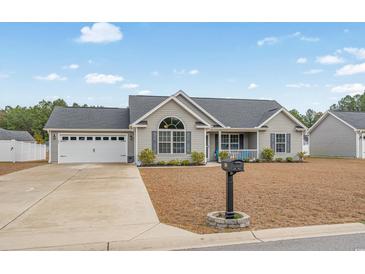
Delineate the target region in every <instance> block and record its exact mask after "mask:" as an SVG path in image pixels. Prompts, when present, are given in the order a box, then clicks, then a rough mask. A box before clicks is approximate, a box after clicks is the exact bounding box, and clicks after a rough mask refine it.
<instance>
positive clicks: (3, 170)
mask: <svg viewBox="0 0 365 274" xmlns="http://www.w3.org/2000/svg"><path fill="white" fill-rule="evenodd" d="M45 164H47V161H34V162H19V163H5V162H0V175H4V174H8V173H12V172H15V171H19V170H22V169H27V168H31V167H36V166H40V165H45Z"/></svg>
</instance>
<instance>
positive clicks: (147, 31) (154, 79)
mask: <svg viewBox="0 0 365 274" xmlns="http://www.w3.org/2000/svg"><path fill="white" fill-rule="evenodd" d="M364 27H365V24H360V23H328V24H324V23H111V24H109V23H97V24H94V23H1V24H0V37H1V40H0V41H1V43H0V96H1V100H0V107H4V106H6V105H11V106H15V105H21V106H29V105H33V104H36V103H37V102H38V101H40V100H42V99H47V100H53V99H55V98H64V99H65V100H66V101H67V102H69V103H71V102H78V103H82V104H83V103H87V104H92V105H103V106H116V107H123V106H126V105H127V104H128V95H129V94H150V95H170V94H172V93H174V92H176V91H177V90H179V89H182V90H184V91H185V92H187V93H188V94H189V95H191V96H203V97H235V98H257V99H275V100H277V101H278V102H279V103H281V104H282V105H284V106H285V107H286V108H288V109H292V108H296V109H298V110H300V111H305V110H306V109H308V108H313V109H315V110H321V111H323V110H326V109H327V108H328V107H329V106H330V105H331V104H333V103H335V102H337V100H338V99H340V98H341V97H343V96H345V95H346V94H355V93H359V92H362V91H363V90H364V89H365V87H364V85H365V81H364V76H365V28H364Z"/></svg>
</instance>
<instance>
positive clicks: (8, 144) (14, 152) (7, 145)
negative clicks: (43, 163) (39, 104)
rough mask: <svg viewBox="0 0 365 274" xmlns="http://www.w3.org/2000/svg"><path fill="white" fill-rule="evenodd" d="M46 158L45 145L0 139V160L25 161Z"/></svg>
mask: <svg viewBox="0 0 365 274" xmlns="http://www.w3.org/2000/svg"><path fill="white" fill-rule="evenodd" d="M45 159H46V145H41V144H36V143H28V142H20V141H15V140H0V162H13V163H15V162H26V161H39V160H45Z"/></svg>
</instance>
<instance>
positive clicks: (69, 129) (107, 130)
mask: <svg viewBox="0 0 365 274" xmlns="http://www.w3.org/2000/svg"><path fill="white" fill-rule="evenodd" d="M45 130H47V131H62V132H63V131H66V132H68V131H76V132H83V131H91V132H99V131H101V132H133V130H131V129H95V128H94V129H93V128H45Z"/></svg>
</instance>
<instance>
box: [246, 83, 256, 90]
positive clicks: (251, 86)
mask: <svg viewBox="0 0 365 274" xmlns="http://www.w3.org/2000/svg"><path fill="white" fill-rule="evenodd" d="M257 87H258V85H256V84H255V83H251V84H249V85H248V87H247V89H256V88H257Z"/></svg>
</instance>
